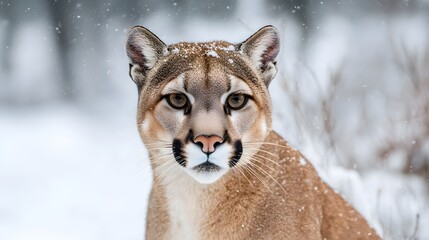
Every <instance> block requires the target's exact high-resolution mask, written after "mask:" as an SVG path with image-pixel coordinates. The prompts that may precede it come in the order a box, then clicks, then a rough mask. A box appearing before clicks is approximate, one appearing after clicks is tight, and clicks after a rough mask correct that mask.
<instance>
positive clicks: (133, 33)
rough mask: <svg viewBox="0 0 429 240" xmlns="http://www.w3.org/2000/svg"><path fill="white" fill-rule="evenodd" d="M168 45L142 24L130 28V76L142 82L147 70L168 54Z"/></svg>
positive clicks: (128, 48)
mask: <svg viewBox="0 0 429 240" xmlns="http://www.w3.org/2000/svg"><path fill="white" fill-rule="evenodd" d="M167 52H168V51H167V46H166V45H165V43H163V42H162V41H161V40H160V39H159V38H158V37H157V36H156V35H155V34H153V33H152V32H151V31H149V30H148V29H146V28H144V27H142V26H135V27H133V28H132V29H131V30H130V33H129V34H128V39H127V55H128V57H129V58H130V61H131V64H130V76H131V78H132V79H133V81H134V82H136V83H137V84H142V83H143V82H142V81H143V80H144V79H143V78H144V77H145V76H146V72H147V71H148V70H150V69H152V68H153V67H154V66H155V64H156V63H157V61H158V60H159V59H160V58H161V57H162V56H164V55H166V54H167Z"/></svg>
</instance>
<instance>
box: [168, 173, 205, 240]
mask: <svg viewBox="0 0 429 240" xmlns="http://www.w3.org/2000/svg"><path fill="white" fill-rule="evenodd" d="M174 175H175V176H174ZM165 180H166V181H165V182H166V183H167V184H166V185H165V188H166V197H167V204H168V211H169V215H170V222H171V229H170V230H171V231H170V239H189V240H194V239H195V240H198V239H201V237H200V231H201V223H202V222H204V219H205V218H206V217H207V216H206V215H205V213H206V212H207V211H206V210H207V209H205V208H206V206H207V204H206V202H205V201H207V199H204V197H203V189H202V188H203V187H204V186H201V185H200V184H199V183H196V182H195V180H194V179H192V178H191V177H189V176H188V175H187V174H186V173H184V172H183V171H178V172H177V173H175V174H171V175H169V176H168V177H167V178H166V179H165Z"/></svg>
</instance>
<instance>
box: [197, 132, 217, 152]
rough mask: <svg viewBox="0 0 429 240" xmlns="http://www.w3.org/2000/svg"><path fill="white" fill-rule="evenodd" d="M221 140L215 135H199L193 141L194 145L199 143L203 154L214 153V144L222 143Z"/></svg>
mask: <svg viewBox="0 0 429 240" xmlns="http://www.w3.org/2000/svg"><path fill="white" fill-rule="evenodd" d="M222 142H223V138H221V137H219V136H216V135H210V136H207V135H200V136H198V137H196V138H195V139H194V143H197V144H198V143H199V144H200V145H202V147H201V150H202V151H203V152H204V153H208V154H210V153H212V152H214V151H215V144H216V143H222Z"/></svg>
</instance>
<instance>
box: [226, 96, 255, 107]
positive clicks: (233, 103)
mask: <svg viewBox="0 0 429 240" xmlns="http://www.w3.org/2000/svg"><path fill="white" fill-rule="evenodd" d="M248 99H249V97H248V96H247V95H244V94H241V93H233V94H231V95H229V97H228V99H227V100H226V104H227V106H228V108H230V109H232V110H239V109H241V108H243V107H244V106H245V105H246V103H247V100H248Z"/></svg>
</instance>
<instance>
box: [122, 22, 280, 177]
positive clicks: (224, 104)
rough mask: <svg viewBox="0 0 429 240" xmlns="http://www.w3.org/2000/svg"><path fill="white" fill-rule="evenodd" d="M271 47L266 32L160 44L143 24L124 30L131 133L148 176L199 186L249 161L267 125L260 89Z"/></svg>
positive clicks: (273, 40)
mask: <svg viewBox="0 0 429 240" xmlns="http://www.w3.org/2000/svg"><path fill="white" fill-rule="evenodd" d="M278 48H279V42H278V37H277V32H276V30H275V29H274V28H273V27H265V28H262V29H261V30H259V31H258V32H257V33H255V34H254V35H253V36H252V37H250V38H249V39H248V40H246V41H245V42H243V43H241V44H238V45H233V44H230V43H227V42H210V43H178V44H174V45H170V46H166V45H165V44H164V43H163V42H161V41H160V40H159V39H158V38H157V37H156V36H155V35H153V34H152V33H151V32H149V31H148V30H147V29H145V28H143V27H135V28H133V29H132V30H131V32H130V35H129V38H128V44H127V53H128V56H129V57H130V59H131V64H130V75H131V77H132V79H133V80H134V81H135V82H136V84H137V86H138V88H139V103H138V126H139V132H140V135H141V137H142V139H143V142H144V143H145V144H146V147H147V148H148V150H149V152H150V155H151V163H152V167H153V169H154V171H155V174H160V175H163V174H171V172H173V171H185V172H186V173H188V174H189V175H190V176H191V177H193V178H194V179H195V180H197V181H198V182H200V183H206V184H207V183H212V182H215V181H216V180H218V179H219V178H221V177H222V176H223V175H224V174H225V173H227V172H228V171H229V170H230V169H231V168H234V167H237V166H239V165H245V164H247V163H249V162H250V161H252V160H251V159H252V156H253V154H254V153H255V152H256V151H257V148H258V147H259V144H260V143H261V142H262V141H263V140H264V139H265V137H266V135H267V133H268V131H269V129H270V128H271V105H270V100H269V96H268V92H267V86H268V84H269V82H270V81H271V79H272V78H273V77H274V75H275V73H276V68H275V61H274V59H275V57H276V55H277V53H278Z"/></svg>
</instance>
